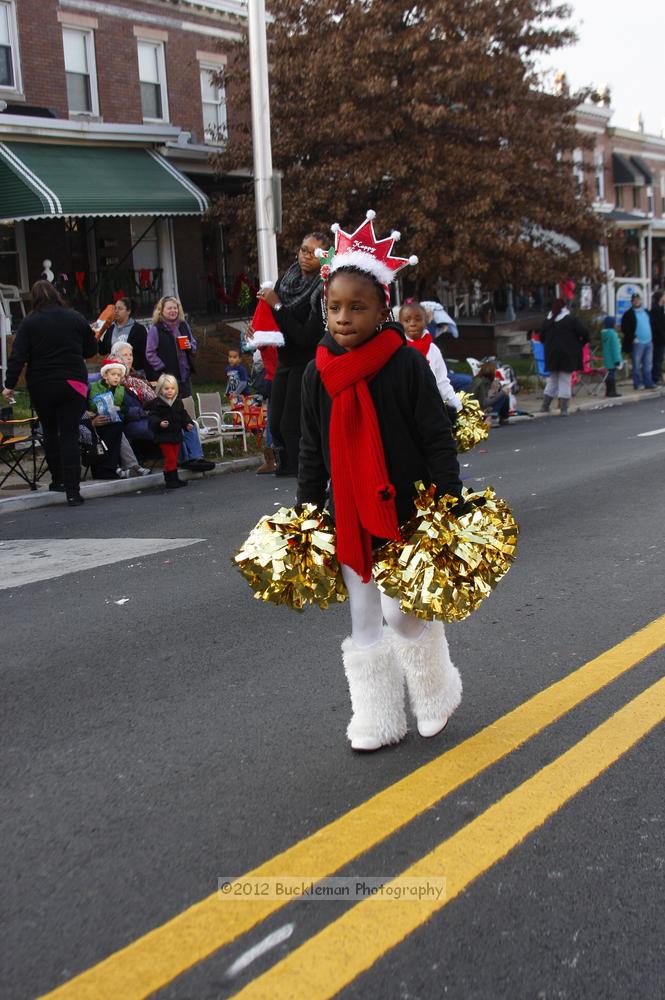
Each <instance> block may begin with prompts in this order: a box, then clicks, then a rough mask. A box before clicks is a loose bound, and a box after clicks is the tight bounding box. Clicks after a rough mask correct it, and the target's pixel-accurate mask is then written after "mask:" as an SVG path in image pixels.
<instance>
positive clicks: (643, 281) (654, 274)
mask: <svg viewBox="0 0 665 1000" xmlns="http://www.w3.org/2000/svg"><path fill="white" fill-rule="evenodd" d="M611 118H612V109H611V108H610V107H609V106H607V105H605V104H597V105H596V104H584V105H582V106H581V107H580V108H579V109H578V112H577V127H578V130H579V131H580V133H581V134H583V135H586V136H591V137H592V139H593V147H592V148H591V149H584V150H583V149H581V148H580V149H578V150H576V151H575V154H574V156H573V174H574V177H575V183H577V184H578V185H583V184H586V185H589V186H591V190H592V193H593V196H594V208H595V210H596V211H597V212H598V213H599V214H600V215H601V216H602V217H603V219H605V220H607V222H608V224H609V225H608V228H609V229H610V230H614V231H617V230H618V231H619V232H620V234H621V236H622V237H623V238H622V239H620V240H615V239H610V240H608V242H607V245H605V246H600V247H598V248H597V262H598V265H599V267H600V268H601V270H603V271H604V272H605V274H606V276H607V278H606V283H605V285H604V288H603V289H602V297H601V298H602V301H601V304H603V305H604V306H605V307H606V308H608V309H609V310H611V311H612V312H617V313H619V314H621V312H622V311H623V309H624V308H626V304H627V303H628V301H629V298H630V289H631V288H638V289H640V290H641V291H642V294H643V296H644V297H646V298H648V297H649V296H650V293H651V292H652V291H654V290H655V289H657V288H663V287H665V137H663V136H655V135H648V134H646V133H645V132H644V130H643V129H642V128H641V127H639V126H638V128H637V129H635V130H630V129H625V128H616V127H613V126H612V125H611V124H610V122H611Z"/></svg>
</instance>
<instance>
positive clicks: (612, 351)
mask: <svg viewBox="0 0 665 1000" xmlns="http://www.w3.org/2000/svg"><path fill="white" fill-rule="evenodd" d="M615 326H616V320H615V319H614V316H606V317H605V319H604V320H603V328H602V330H601V331H600V342H601V346H602V348H603V364H604V365H605V368H606V370H607V378H606V379H605V395H606V396H607V397H609V398H610V399H616V398H617V397H619V396H620V395H621V393H620V392H617V386H616V372H617V370H618V369H619V368H623V358H622V357H621V344H620V342H619V334H618V333H617V332H616V329H615Z"/></svg>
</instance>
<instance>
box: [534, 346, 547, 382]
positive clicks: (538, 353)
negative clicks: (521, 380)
mask: <svg viewBox="0 0 665 1000" xmlns="http://www.w3.org/2000/svg"><path fill="white" fill-rule="evenodd" d="M531 353H532V355H533V365H534V370H535V374H536V375H537V376H538V380H539V382H540V383H541V385H544V384H545V382H546V381H547V379H548V378H549V375H550V373H549V372H548V370H547V368H546V367H545V345H544V344H543V342H542V341H541V340H535V339H534V338H533V337H532V338H531Z"/></svg>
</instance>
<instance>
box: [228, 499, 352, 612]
mask: <svg viewBox="0 0 665 1000" xmlns="http://www.w3.org/2000/svg"><path fill="white" fill-rule="evenodd" d="M233 561H234V562H235V563H236V565H237V566H238V569H239V570H240V572H241V573H242V575H243V576H244V577H245V579H246V580H247V582H248V583H249V585H250V587H251V588H252V590H253V591H254V596H255V597H256V598H257V599H258V600H261V601H272V603H273V604H286V605H287V606H288V607H290V608H294V609H295V610H296V611H302V610H303V608H304V607H305V605H307V604H318V606H319V607H320V608H327V607H328V604H329V603H330V602H331V601H345V600H346V596H347V594H346V588H345V587H344V582H343V580H342V574H341V572H340V568H339V563H338V562H337V558H336V556H335V529H334V527H333V525H332V523H331V521H330V517H329V516H328V514H327V513H326V512H325V511H320V510H318V509H317V508H316V507H314V506H313V505H312V504H303V505H302V507H301V508H300V509H299V510H298V512H296V511H295V510H294V509H293V508H287V507H280V509H279V510H278V511H276V513H274V514H270V515H268V516H266V517H262V518H261V520H260V521H259V523H258V524H257V525H256V527H255V528H253V529H252V531H251V532H250V534H249V537H248V538H247V540H246V541H245V542H244V543H243V545H242V546H241V548H240V550H239V551H238V552H237V554H236V555H235V556H234V557H233Z"/></svg>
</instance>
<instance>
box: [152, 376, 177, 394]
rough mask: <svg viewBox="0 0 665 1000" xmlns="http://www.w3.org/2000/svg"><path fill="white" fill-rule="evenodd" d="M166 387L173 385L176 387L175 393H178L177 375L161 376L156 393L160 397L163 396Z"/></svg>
mask: <svg viewBox="0 0 665 1000" xmlns="http://www.w3.org/2000/svg"><path fill="white" fill-rule="evenodd" d="M165 385H172V386H174V387H175V391H176V393H177V391H178V380H177V378H176V377H175V375H160V376H159V378H158V380H157V385H156V386H155V392H156V393H157V395H158V396H161V394H162V389H163V388H164V386H165Z"/></svg>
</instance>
